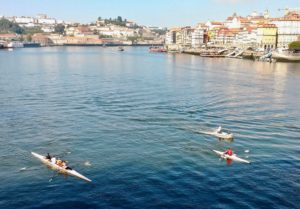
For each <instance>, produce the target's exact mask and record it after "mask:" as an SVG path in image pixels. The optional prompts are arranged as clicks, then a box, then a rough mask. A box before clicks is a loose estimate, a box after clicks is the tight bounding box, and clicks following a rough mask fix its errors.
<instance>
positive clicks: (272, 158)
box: [0, 47, 300, 209]
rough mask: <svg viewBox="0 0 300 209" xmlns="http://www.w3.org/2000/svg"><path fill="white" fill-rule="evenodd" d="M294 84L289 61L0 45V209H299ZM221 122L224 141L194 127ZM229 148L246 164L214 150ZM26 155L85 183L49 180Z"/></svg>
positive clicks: (298, 105)
mask: <svg viewBox="0 0 300 209" xmlns="http://www.w3.org/2000/svg"><path fill="white" fill-rule="evenodd" d="M299 84H300V64H293V63H263V62H252V61H247V60H239V59H210V58H201V57H198V56H191V55H183V54H155V53H149V52H148V51H147V48H142V47H141V48H138V47H136V48H130V47H128V48H125V51H124V52H119V51H118V50H117V48H101V47H91V48H80V47H78V48H77V47H53V48H34V49H19V50H14V51H6V50H1V51H0V144H1V146H0V160H1V163H0V208H5V209H9V208H225V209H226V208H230V209H231V208H237V209H240V208H253V209H257V208H268V209H270V208H280V209H284V208H299V203H300V195H299V194H300V91H299ZM219 125H222V126H223V127H224V128H225V129H228V130H230V131H232V132H233V133H234V135H235V139H234V141H233V142H227V141H219V140H218V139H216V138H214V137H212V136H209V135H205V134H201V132H202V131H210V130H213V129H215V128H217V127H218V126H219ZM229 146H230V147H232V148H233V150H234V151H235V153H237V154H238V155H239V156H240V157H242V158H245V159H248V160H250V161H251V162H252V163H251V164H250V165H249V164H241V163H237V162H233V163H232V164H231V165H227V162H226V161H224V160H220V159H219V157H218V156H216V155H215V154H214V153H213V152H212V151H211V150H212V149H217V150H225V149H226V148H228V147H229ZM31 151H35V152H37V153H40V154H46V153H47V152H50V153H51V154H55V155H59V156H61V157H63V158H64V159H66V160H68V161H69V164H70V166H71V167H73V168H74V169H75V170H77V171H79V172H80V173H82V174H83V175H85V176H87V177H88V178H90V179H92V180H93V182H92V183H86V182H84V181H81V180H79V179H77V178H74V177H65V176H63V175H58V176H57V175H55V173H54V172H53V171H51V170H49V169H48V168H47V167H46V166H44V165H42V164H41V163H40V162H39V161H38V160H37V159H35V158H33V157H32V156H31V154H30V152H31ZM245 151H246V152H245ZM247 151H249V152H247ZM53 175H54V177H53ZM52 177H53V178H52Z"/></svg>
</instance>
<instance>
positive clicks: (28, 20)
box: [15, 17, 35, 24]
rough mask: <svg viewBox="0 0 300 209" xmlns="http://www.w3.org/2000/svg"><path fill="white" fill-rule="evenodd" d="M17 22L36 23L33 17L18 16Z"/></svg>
mask: <svg viewBox="0 0 300 209" xmlns="http://www.w3.org/2000/svg"><path fill="white" fill-rule="evenodd" d="M15 22H16V23H18V24H28V23H34V22H35V21H34V18H33V17H16V18H15Z"/></svg>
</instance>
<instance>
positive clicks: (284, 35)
mask: <svg viewBox="0 0 300 209" xmlns="http://www.w3.org/2000/svg"><path fill="white" fill-rule="evenodd" d="M273 23H274V24H275V25H276V26H277V28H278V37H277V47H285V48H287V47H288V44H289V43H291V42H293V41H297V40H298V38H299V37H300V11H298V12H289V13H288V14H287V15H285V16H284V17H283V18H280V19H278V20H275V21H273Z"/></svg>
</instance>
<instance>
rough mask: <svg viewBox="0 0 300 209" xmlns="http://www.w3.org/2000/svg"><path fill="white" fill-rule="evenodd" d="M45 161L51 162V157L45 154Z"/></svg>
mask: <svg viewBox="0 0 300 209" xmlns="http://www.w3.org/2000/svg"><path fill="white" fill-rule="evenodd" d="M45 158H46V159H47V160H49V161H51V158H52V157H51V156H50V154H49V153H47V155H46V157H45Z"/></svg>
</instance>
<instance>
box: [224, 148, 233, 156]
mask: <svg viewBox="0 0 300 209" xmlns="http://www.w3.org/2000/svg"><path fill="white" fill-rule="evenodd" d="M223 154H224V155H229V156H232V155H233V151H232V149H231V148H228V149H227V150H225V152H224V153H223Z"/></svg>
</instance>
